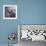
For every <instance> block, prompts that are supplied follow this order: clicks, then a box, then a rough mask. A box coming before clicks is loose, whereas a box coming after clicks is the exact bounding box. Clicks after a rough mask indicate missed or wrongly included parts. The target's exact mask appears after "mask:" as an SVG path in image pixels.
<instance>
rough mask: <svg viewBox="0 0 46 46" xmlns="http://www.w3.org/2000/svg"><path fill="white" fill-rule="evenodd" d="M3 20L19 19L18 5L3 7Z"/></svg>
mask: <svg viewBox="0 0 46 46" xmlns="http://www.w3.org/2000/svg"><path fill="white" fill-rule="evenodd" d="M3 19H17V5H3Z"/></svg>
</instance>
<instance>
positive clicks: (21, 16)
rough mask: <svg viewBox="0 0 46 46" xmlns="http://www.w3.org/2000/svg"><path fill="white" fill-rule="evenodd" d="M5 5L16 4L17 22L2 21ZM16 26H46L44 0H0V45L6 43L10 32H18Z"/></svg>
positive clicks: (45, 4)
mask: <svg viewBox="0 0 46 46" xmlns="http://www.w3.org/2000/svg"><path fill="white" fill-rule="evenodd" d="M5 4H14V5H15V4H17V6H18V8H17V11H18V12H17V16H18V19H17V20H3V5H5ZM18 24H46V0H0V44H5V43H8V39H7V36H8V34H9V33H10V32H18V30H17V25H18ZM16 43H17V40H16Z"/></svg>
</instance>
